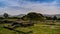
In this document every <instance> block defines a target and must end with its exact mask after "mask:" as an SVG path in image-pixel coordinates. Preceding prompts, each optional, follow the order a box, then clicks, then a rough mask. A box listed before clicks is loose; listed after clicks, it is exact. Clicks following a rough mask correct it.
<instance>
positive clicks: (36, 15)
mask: <svg viewBox="0 0 60 34" xmlns="http://www.w3.org/2000/svg"><path fill="white" fill-rule="evenodd" d="M27 18H29V19H30V20H40V19H41V20H42V19H44V16H43V15H42V14H40V13H35V12H30V13H28V14H27Z"/></svg>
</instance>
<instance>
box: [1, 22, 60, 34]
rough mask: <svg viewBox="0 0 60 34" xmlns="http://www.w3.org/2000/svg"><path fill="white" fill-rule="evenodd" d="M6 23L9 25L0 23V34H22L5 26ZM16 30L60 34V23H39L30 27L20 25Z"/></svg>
mask: <svg viewBox="0 0 60 34" xmlns="http://www.w3.org/2000/svg"><path fill="white" fill-rule="evenodd" d="M4 25H5V26H7V24H0V34H22V33H18V32H15V31H13V30H9V29H5V28H3V26H4ZM9 25H10V24H9ZM15 30H19V31H23V32H28V31H32V33H29V34H60V23H59V24H58V23H57V24H56V25H46V24H43V23H37V24H34V26H30V27H18V28H16V29H15Z"/></svg>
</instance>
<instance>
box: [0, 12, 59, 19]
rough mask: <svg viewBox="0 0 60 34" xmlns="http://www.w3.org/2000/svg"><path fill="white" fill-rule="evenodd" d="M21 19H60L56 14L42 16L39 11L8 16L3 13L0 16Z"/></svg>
mask: <svg viewBox="0 0 60 34" xmlns="http://www.w3.org/2000/svg"><path fill="white" fill-rule="evenodd" d="M4 18H7V19H9V18H10V19H22V20H60V18H57V16H54V17H48V16H44V15H43V14H41V13H36V12H30V13H28V14H27V15H25V16H23V17H9V14H8V13H4V14H3V17H0V19H4Z"/></svg>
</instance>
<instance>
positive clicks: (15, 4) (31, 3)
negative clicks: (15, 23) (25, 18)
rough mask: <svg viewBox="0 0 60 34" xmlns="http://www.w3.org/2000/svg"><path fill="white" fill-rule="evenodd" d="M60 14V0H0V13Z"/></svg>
mask: <svg viewBox="0 0 60 34" xmlns="http://www.w3.org/2000/svg"><path fill="white" fill-rule="evenodd" d="M29 12H38V13H42V14H60V0H0V14H3V13H8V14H11V15H17V14H27V13H29Z"/></svg>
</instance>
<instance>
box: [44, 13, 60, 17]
mask: <svg viewBox="0 0 60 34" xmlns="http://www.w3.org/2000/svg"><path fill="white" fill-rule="evenodd" d="M43 15H44V16H47V17H54V16H56V17H57V18H60V14H55V15H48V14H43Z"/></svg>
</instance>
